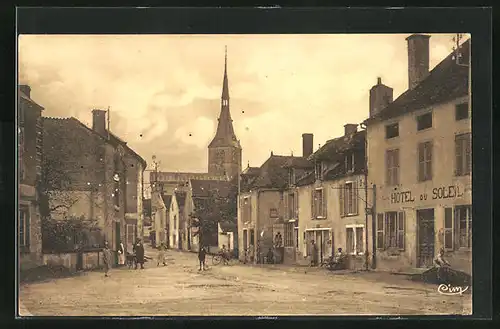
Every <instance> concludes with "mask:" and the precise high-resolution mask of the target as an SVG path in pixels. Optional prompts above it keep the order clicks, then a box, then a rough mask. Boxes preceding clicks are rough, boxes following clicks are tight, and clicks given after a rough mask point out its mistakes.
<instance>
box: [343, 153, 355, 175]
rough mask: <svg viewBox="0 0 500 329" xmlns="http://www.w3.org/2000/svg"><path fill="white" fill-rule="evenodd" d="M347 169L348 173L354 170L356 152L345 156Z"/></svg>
mask: <svg viewBox="0 0 500 329" xmlns="http://www.w3.org/2000/svg"><path fill="white" fill-rule="evenodd" d="M345 171H346V173H350V172H353V171H354V154H352V153H350V154H347V155H346V156H345Z"/></svg>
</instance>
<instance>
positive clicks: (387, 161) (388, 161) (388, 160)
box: [385, 151, 392, 186]
mask: <svg viewBox="0 0 500 329" xmlns="http://www.w3.org/2000/svg"><path fill="white" fill-rule="evenodd" d="M391 176H392V171H391V151H385V184H386V185H388V186H390V185H391Z"/></svg>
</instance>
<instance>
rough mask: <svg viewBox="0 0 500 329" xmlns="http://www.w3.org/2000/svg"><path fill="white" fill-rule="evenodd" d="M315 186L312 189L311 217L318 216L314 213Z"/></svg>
mask: <svg viewBox="0 0 500 329" xmlns="http://www.w3.org/2000/svg"><path fill="white" fill-rule="evenodd" d="M314 192H315V190H314V187H313V188H312V189H311V218H312V219H314V218H316V214H315V213H314Z"/></svg>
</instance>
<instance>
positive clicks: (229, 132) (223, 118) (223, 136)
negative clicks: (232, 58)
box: [208, 46, 240, 148]
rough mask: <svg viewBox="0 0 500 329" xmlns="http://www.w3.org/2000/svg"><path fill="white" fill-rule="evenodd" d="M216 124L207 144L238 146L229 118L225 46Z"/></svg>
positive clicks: (210, 146) (212, 145) (231, 121)
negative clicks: (218, 113) (218, 112)
mask: <svg viewBox="0 0 500 329" xmlns="http://www.w3.org/2000/svg"><path fill="white" fill-rule="evenodd" d="M218 121H219V122H218V124H217V132H216V133H215V137H214V139H213V140H212V142H211V143H210V145H209V146H208V147H209V148H212V147H220V146H233V147H238V148H239V147H240V143H239V141H238V139H237V138H236V135H235V133H234V128H233V120H232V119H231V113H230V111H229V81H228V78H227V46H226V48H225V56H224V78H223V80H222V95H221V110H220V115H219V119H218Z"/></svg>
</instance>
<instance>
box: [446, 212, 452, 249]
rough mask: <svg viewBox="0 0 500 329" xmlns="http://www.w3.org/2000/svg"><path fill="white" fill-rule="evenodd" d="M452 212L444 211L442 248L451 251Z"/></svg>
mask: <svg viewBox="0 0 500 329" xmlns="http://www.w3.org/2000/svg"><path fill="white" fill-rule="evenodd" d="M452 213H453V210H452V209H451V208H445V209H444V248H445V249H446V250H453V214H452Z"/></svg>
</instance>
